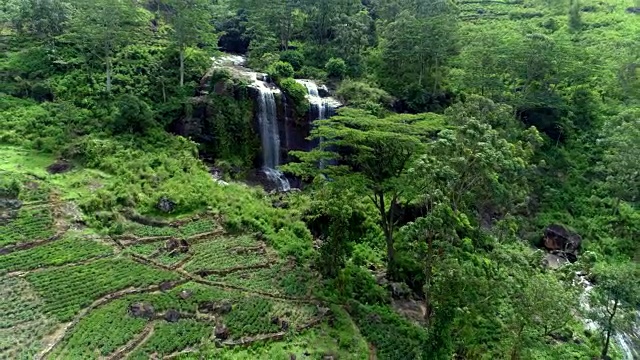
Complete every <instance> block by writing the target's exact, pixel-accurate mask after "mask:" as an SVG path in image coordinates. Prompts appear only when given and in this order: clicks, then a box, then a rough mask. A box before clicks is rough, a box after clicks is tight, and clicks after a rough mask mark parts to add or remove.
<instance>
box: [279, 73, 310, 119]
mask: <svg viewBox="0 0 640 360" xmlns="http://www.w3.org/2000/svg"><path fill="white" fill-rule="evenodd" d="M278 85H279V86H280V88H281V89H282V91H283V92H284V93H285V95H286V96H287V98H289V99H291V101H293V103H294V104H295V110H296V113H297V114H298V116H303V115H304V114H305V113H306V112H307V111H308V110H309V101H308V100H307V89H306V88H305V87H304V85H302V84H300V83H298V82H297V81H295V80H294V79H293V78H290V77H289V78H285V79H281V80H279V81H278Z"/></svg>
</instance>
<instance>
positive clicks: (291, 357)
mask: <svg viewBox="0 0 640 360" xmlns="http://www.w3.org/2000/svg"><path fill="white" fill-rule="evenodd" d="M296 359H297V357H296V354H289V360H296Z"/></svg>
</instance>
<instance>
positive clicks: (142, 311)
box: [129, 302, 155, 319]
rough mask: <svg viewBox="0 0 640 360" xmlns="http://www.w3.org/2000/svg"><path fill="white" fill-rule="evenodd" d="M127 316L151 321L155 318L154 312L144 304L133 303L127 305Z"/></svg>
mask: <svg viewBox="0 0 640 360" xmlns="http://www.w3.org/2000/svg"><path fill="white" fill-rule="evenodd" d="M129 315H131V316H132V317H135V318H143V319H152V318H153V317H154V316H155V310H154V309H153V306H151V304H149V303H146V302H140V303H133V304H131V305H129Z"/></svg>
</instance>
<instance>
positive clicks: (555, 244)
mask: <svg viewBox="0 0 640 360" xmlns="http://www.w3.org/2000/svg"><path fill="white" fill-rule="evenodd" d="M581 244H582V238H581V237H580V235H578V234H576V233H574V232H572V231H571V230H569V229H567V228H566V227H564V226H563V225H558V224H552V225H549V226H547V228H546V229H545V230H544V247H545V248H546V249H548V250H555V251H561V252H563V253H564V254H565V255H567V258H568V259H569V260H570V261H575V259H576V258H577V255H578V250H579V249H580V245H581Z"/></svg>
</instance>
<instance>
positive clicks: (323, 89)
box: [318, 85, 331, 98]
mask: <svg viewBox="0 0 640 360" xmlns="http://www.w3.org/2000/svg"><path fill="white" fill-rule="evenodd" d="M318 95H320V97H323V98H325V97H329V96H331V91H329V88H328V87H327V85H319V86H318Z"/></svg>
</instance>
